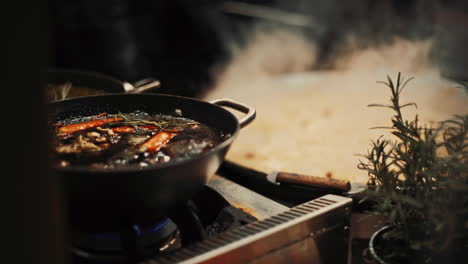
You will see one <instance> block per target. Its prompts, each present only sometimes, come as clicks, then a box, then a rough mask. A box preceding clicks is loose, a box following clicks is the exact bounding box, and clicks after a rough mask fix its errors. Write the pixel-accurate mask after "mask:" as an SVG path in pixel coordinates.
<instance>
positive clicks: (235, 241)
mask: <svg viewBox="0 0 468 264" xmlns="http://www.w3.org/2000/svg"><path fill="white" fill-rule="evenodd" d="M350 201H351V199H349V198H344V197H341V196H336V195H326V196H323V197H320V198H317V199H314V200H312V201H309V202H306V203H304V204H301V205H299V206H296V207H293V208H291V209H290V210H288V211H285V212H283V213H280V214H278V215H275V216H272V217H270V218H267V219H264V220H262V221H257V222H253V223H250V224H247V225H245V226H242V227H239V228H237V229H234V230H232V231H227V232H224V233H221V234H219V235H216V236H214V237H212V238H209V239H206V240H204V241H201V242H198V243H195V244H193V245H191V246H189V247H187V248H183V249H180V250H178V251H176V252H173V253H171V254H168V255H162V256H158V257H157V258H156V259H153V260H149V261H147V262H145V264H169V263H187V264H188V263H199V261H203V259H207V258H209V257H210V256H216V255H217V254H222V252H225V251H226V250H229V249H232V248H235V247H236V246H241V245H245V244H248V243H250V242H252V241H254V240H257V239H260V238H262V237H265V236H268V235H269V234H271V233H274V232H278V231H281V230H284V229H286V228H288V227H290V226H292V225H294V224H297V223H300V222H303V221H306V220H308V219H310V218H313V217H317V216H319V215H321V214H324V213H326V212H328V211H331V210H333V209H335V208H337V207H342V206H343V205H346V204H349V203H350ZM220 249H222V250H220ZM193 258H196V259H197V260H194V259H193Z"/></svg>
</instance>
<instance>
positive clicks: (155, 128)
mask: <svg viewBox="0 0 468 264" xmlns="http://www.w3.org/2000/svg"><path fill="white" fill-rule="evenodd" d="M138 127H140V128H143V129H145V130H158V129H159V128H158V127H157V126H151V125H141V126H138Z"/></svg>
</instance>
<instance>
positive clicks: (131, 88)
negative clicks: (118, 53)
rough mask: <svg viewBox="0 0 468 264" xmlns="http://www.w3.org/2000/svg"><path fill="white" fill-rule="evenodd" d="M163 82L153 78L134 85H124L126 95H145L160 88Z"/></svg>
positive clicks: (127, 83)
mask: <svg viewBox="0 0 468 264" xmlns="http://www.w3.org/2000/svg"><path fill="white" fill-rule="evenodd" d="M160 85H161V82H160V81H159V80H156V79H153V78H145V79H142V80H139V81H137V82H135V83H133V84H131V83H129V82H125V83H124V89H125V93H144V92H146V91H148V90H151V89H153V88H155V87H159V86H160Z"/></svg>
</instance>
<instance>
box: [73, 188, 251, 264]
mask: <svg viewBox="0 0 468 264" xmlns="http://www.w3.org/2000/svg"><path fill="white" fill-rule="evenodd" d="M256 220H257V219H256V218H255V217H253V216H251V215H249V214H247V213H246V212H244V211H242V210H239V209H237V208H235V207H233V206H232V205H231V204H230V203H229V202H228V201H226V200H225V199H224V198H223V196H221V195H220V194H219V193H218V192H217V191H215V190H213V189H212V188H210V187H208V186H205V188H204V189H203V190H202V191H200V192H199V193H197V194H196V195H195V196H194V197H193V199H192V200H189V201H188V202H187V203H185V204H181V205H180V206H178V207H176V208H174V210H172V211H170V212H168V218H166V219H163V220H160V221H158V222H157V223H155V224H154V225H151V226H147V227H142V226H138V225H129V226H125V227H123V228H122V229H121V230H118V231H115V232H83V231H80V232H72V251H73V254H74V264H80V263H86V264H91V263H92V264H94V263H96V264H97V263H137V262H139V261H141V260H143V259H147V258H148V257H155V256H157V255H159V254H160V253H169V254H170V253H171V252H173V251H175V250H176V249H180V248H181V247H186V246H189V245H191V244H193V243H196V242H200V241H202V240H204V239H207V238H209V237H211V236H214V235H217V234H219V233H222V232H225V231H227V230H231V229H233V228H237V227H240V226H242V225H245V224H248V223H251V222H254V221H256Z"/></svg>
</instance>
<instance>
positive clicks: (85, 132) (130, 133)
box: [51, 111, 229, 169]
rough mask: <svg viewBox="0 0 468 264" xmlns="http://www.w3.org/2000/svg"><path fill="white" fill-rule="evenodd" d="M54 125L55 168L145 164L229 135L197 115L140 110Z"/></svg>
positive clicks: (180, 154)
mask: <svg viewBox="0 0 468 264" xmlns="http://www.w3.org/2000/svg"><path fill="white" fill-rule="evenodd" d="M51 128H52V130H53V134H54V135H55V136H54V140H53V144H52V146H53V148H54V151H53V153H54V154H55V155H54V162H55V166H57V167H69V166H76V165H79V166H83V165H84V166H90V167H93V168H105V169H106V168H108V169H112V168H122V167H147V166H152V165H157V164H161V163H166V162H169V161H171V160H175V159H183V158H187V157H190V156H193V155H196V154H200V153H202V152H204V151H207V150H209V149H211V148H213V147H215V146H216V145H217V144H219V143H220V142H221V141H223V140H224V139H225V138H227V137H229V135H225V134H223V133H221V132H217V131H215V130H214V129H212V128H210V127H208V126H206V125H204V124H201V123H199V122H196V121H194V120H190V119H187V118H182V117H177V116H170V115H161V114H158V115H152V114H148V113H146V112H142V111H135V112H132V113H124V114H122V113H118V114H108V113H101V114H99V115H95V116H87V117H79V118H70V119H66V120H61V121H59V122H58V123H56V124H53V125H52V126H51Z"/></svg>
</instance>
